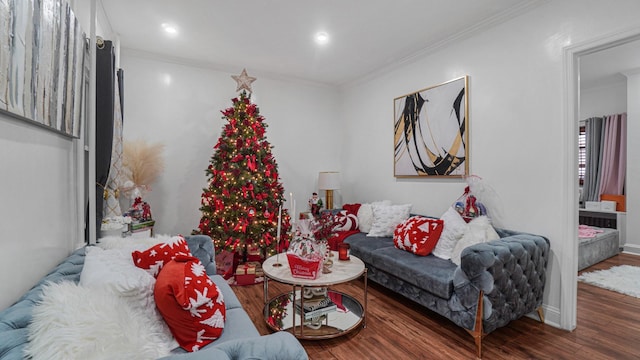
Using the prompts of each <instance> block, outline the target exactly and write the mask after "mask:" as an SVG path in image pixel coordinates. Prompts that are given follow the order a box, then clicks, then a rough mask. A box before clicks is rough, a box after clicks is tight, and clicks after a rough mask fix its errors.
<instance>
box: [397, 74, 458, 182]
mask: <svg viewBox="0 0 640 360" xmlns="http://www.w3.org/2000/svg"><path fill="white" fill-rule="evenodd" d="M468 84H469V77H468V76H467V75H465V76H462V77H459V78H457V79H453V80H450V81H447V82H445V83H442V84H439V85H435V86H431V87H428V88H425V89H422V90H418V91H416V92H413V93H410V94H406V95H402V96H399V97H397V98H395V99H394V102H393V105H394V106H393V107H394V123H393V131H394V140H393V144H394V162H393V163H394V165H393V175H394V176H395V177H425V176H427V177H464V176H467V175H468V174H469V92H468V88H469V86H468Z"/></svg>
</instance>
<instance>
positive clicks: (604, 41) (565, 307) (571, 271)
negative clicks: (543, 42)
mask: <svg viewBox="0 0 640 360" xmlns="http://www.w3.org/2000/svg"><path fill="white" fill-rule="evenodd" d="M633 46H635V47H637V48H639V49H640V30H638V29H636V30H634V31H627V32H620V33H617V34H613V35H610V36H606V37H602V38H599V39H596V40H593V41H589V42H586V43H583V44H578V45H573V46H570V47H567V48H565V50H564V61H565V76H566V77H565V80H566V82H565V87H566V88H565V90H566V91H565V96H566V97H565V104H566V110H567V111H566V116H567V119H566V123H565V130H566V141H565V143H566V145H567V150H566V151H567V160H568V164H570V165H569V166H570V167H571V170H569V172H568V174H569V175H568V176H567V177H566V178H565V180H566V189H567V196H566V199H565V200H566V209H567V212H568V214H569V215H568V216H567V220H568V222H567V224H576V225H577V223H578V188H579V185H578V181H577V163H578V159H577V158H578V156H577V153H578V144H577V136H576V134H577V132H578V128H579V127H578V122H579V121H580V120H581V119H582V118H583V116H582V115H581V113H580V104H581V88H580V86H581V80H582V82H586V81H587V80H588V79H589V76H590V75H591V74H587V73H586V71H588V66H586V64H588V62H589V60H592V59H595V58H597V57H598V56H601V55H603V54H606V53H605V52H615V51H617V50H622V49H625V48H630V47H633ZM598 53H600V54H598ZM608 60H611V59H608ZM608 60H607V61H608ZM627 60H629V61H631V60H635V61H636V64H635V65H629V64H626V65H620V64H617V65H615V64H613V60H611V61H610V62H611V64H610V68H607V67H605V66H603V67H602V69H603V70H604V69H608V71H609V73H611V72H613V73H615V74H617V76H623V75H621V74H620V73H622V72H624V71H628V70H630V69H633V68H640V57H639V56H634V57H633V58H632V59H631V58H630V59H627ZM603 61H604V60H603ZM582 62H584V63H585V69H584V71H585V73H583V70H582V69H581V66H580V65H581V63H582ZM615 66H618V68H617V69H615V70H611V69H613V68H614V67H615ZM623 67H625V68H623ZM589 71H595V70H589ZM594 75H595V74H594ZM583 76H585V78H584V79H583V78H582V77H583ZM594 77H596V76H594ZM618 80H619V79H618ZM594 81H597V80H594ZM600 81H603V80H602V79H600ZM602 115H604V114H602ZM626 183H627V184H628V183H629V181H628V177H627V182H626ZM628 190H629V189H628V188H627V196H629V195H628V193H629V191H628ZM639 195H640V194H639ZM627 203H628V202H627ZM566 234H567V235H568V237H567V238H569V239H573V241H567V242H566V243H565V245H564V247H563V249H562V250H563V253H564V254H567V256H566V257H565V258H566V260H567V261H564V262H563V263H562V269H561V272H562V274H563V275H562V279H563V280H564V281H566V283H567V284H572V285H571V286H563V287H562V291H561V302H560V307H561V309H560V310H561V311H560V313H561V318H560V325H561V327H562V328H564V329H568V330H573V329H575V327H576V317H577V316H576V311H577V264H578V236H577V226H571V227H570V229H567V230H566Z"/></svg>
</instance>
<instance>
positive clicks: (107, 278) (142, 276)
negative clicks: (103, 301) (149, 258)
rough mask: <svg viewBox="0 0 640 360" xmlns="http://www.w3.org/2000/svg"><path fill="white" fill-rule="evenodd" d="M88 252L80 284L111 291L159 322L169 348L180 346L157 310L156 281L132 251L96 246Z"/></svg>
mask: <svg viewBox="0 0 640 360" xmlns="http://www.w3.org/2000/svg"><path fill="white" fill-rule="evenodd" d="M85 252H86V256H85V260H84V267H83V268H82V273H81V274H80V281H79V285H80V286H84V287H87V288H89V289H102V290H108V291H110V292H112V293H114V294H115V295H117V296H119V297H121V298H123V299H124V301H126V302H127V303H129V305H130V306H131V307H132V308H133V310H135V311H137V312H139V313H140V314H141V315H143V316H145V317H146V318H148V319H150V320H152V321H155V322H158V323H159V326H160V327H162V329H163V333H164V337H163V339H164V341H165V342H166V343H167V346H169V347H170V348H175V347H177V346H178V343H177V342H176V341H175V339H174V338H173V336H172V335H171V330H170V329H169V326H167V324H166V323H165V322H164V319H163V318H162V315H160V312H159V311H158V309H157V308H156V302H155V299H154V297H153V290H154V286H155V284H156V279H155V278H154V277H153V276H152V275H151V274H149V273H148V272H147V271H146V270H144V269H141V268H139V267H137V266H135V265H134V264H133V258H132V257H131V251H130V250H127V249H125V248H122V249H119V248H115V249H110V250H102V249H101V248H99V247H97V246H88V247H87V248H86V250H85Z"/></svg>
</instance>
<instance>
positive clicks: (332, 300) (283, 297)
mask: <svg viewBox="0 0 640 360" xmlns="http://www.w3.org/2000/svg"><path fill="white" fill-rule="evenodd" d="M333 254H334V257H333V259H334V261H333V266H332V267H331V272H330V273H328V274H323V273H320V274H319V275H318V276H317V277H316V278H315V279H313V280H310V279H302V278H297V277H293V276H292V275H291V270H290V268H289V262H288V260H287V256H286V254H280V255H279V256H275V255H274V256H272V257H270V258H268V259H266V260H265V261H264V263H263V264H262V270H263V271H264V275H265V277H264V303H265V305H264V319H265V321H266V323H267V325H268V326H269V327H270V328H271V329H272V330H274V331H281V330H284V331H289V332H291V333H292V334H293V335H294V336H295V337H297V338H298V339H305V340H317V339H330V338H334V337H338V336H342V335H346V334H348V333H350V332H351V331H353V330H354V329H356V328H358V326H360V325H362V327H363V328H364V327H366V313H367V268H366V267H365V266H364V263H363V262H362V260H360V259H358V258H357V257H355V256H353V255H351V257H350V259H349V260H338V255H337V253H336V252H335V251H334V252H333ZM276 263H280V264H281V266H277V265H276V266H274V264H276ZM361 276H364V304H361V303H360V301H358V299H356V298H355V297H353V296H352V295H349V294H345V293H343V292H339V291H334V290H331V289H330V288H329V287H330V286H332V285H337V284H342V283H345V282H349V281H352V280H356V279H358V278H360V277H361ZM270 280H274V281H277V282H279V283H283V284H288V285H291V286H292V289H291V291H290V292H286V293H282V294H278V295H276V296H275V297H272V298H269V281H270Z"/></svg>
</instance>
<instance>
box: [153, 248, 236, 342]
mask: <svg viewBox="0 0 640 360" xmlns="http://www.w3.org/2000/svg"><path fill="white" fill-rule="evenodd" d="M153 295H154V298H155V301H156V307H157V308H158V311H160V314H161V315H162V317H163V318H164V321H165V322H166V323H167V325H169V329H170V330H171V334H172V335H173V337H174V338H175V339H176V341H177V342H178V344H179V345H180V347H181V348H183V349H185V350H187V351H197V350H199V349H201V348H202V347H203V346H206V345H208V344H209V343H211V342H212V341H213V340H215V339H217V338H219V337H220V335H222V330H223V328H224V322H225V319H226V310H225V306H224V299H223V297H222V293H221V292H220V289H219V288H218V286H217V285H216V284H215V283H214V282H213V281H211V279H210V278H209V276H207V272H206V270H205V268H204V266H203V265H202V263H201V262H200V260H198V259H197V258H195V257H192V256H184V255H178V256H176V257H175V259H173V260H172V261H169V262H168V263H167V264H165V266H164V268H163V269H162V271H161V272H160V274H159V275H158V279H157V280H156V285H155V288H154V293H153Z"/></svg>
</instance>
